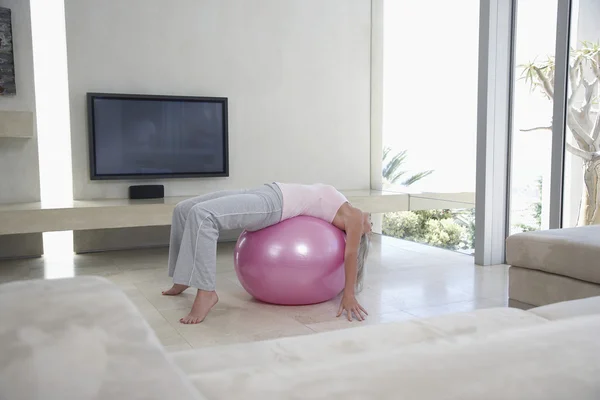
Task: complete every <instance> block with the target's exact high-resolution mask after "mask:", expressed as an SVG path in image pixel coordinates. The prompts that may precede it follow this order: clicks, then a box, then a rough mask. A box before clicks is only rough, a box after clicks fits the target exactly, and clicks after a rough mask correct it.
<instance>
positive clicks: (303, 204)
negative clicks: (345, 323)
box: [163, 183, 371, 324]
mask: <svg viewBox="0 0 600 400" xmlns="http://www.w3.org/2000/svg"><path fill="white" fill-rule="evenodd" d="M299 215H308V216H312V217H317V218H321V219H323V220H325V221H327V222H329V223H331V224H333V225H335V226H336V227H338V228H339V229H342V230H344V231H345V232H346V251H345V255H344V268H345V273H346V275H345V276H346V278H345V287H344V292H343V296H342V301H341V304H340V308H339V311H338V315H337V316H338V317H339V316H340V315H342V313H343V312H344V311H346V314H347V317H348V320H349V321H351V320H352V316H353V315H354V316H356V318H357V319H358V320H360V321H362V320H363V319H364V315H366V314H367V312H366V311H365V309H364V308H362V306H361V305H360V304H358V301H357V300H356V297H355V289H356V288H357V287H359V286H360V284H361V283H362V277H363V270H364V263H365V259H366V257H367V253H368V249H369V234H370V232H371V223H370V222H369V216H368V214H366V213H363V212H362V211H361V210H359V209H357V208H355V207H353V206H352V205H351V204H350V203H349V202H348V200H347V199H346V198H345V197H344V195H342V194H341V193H340V192H338V191H337V190H336V189H335V188H334V187H332V186H329V185H323V184H315V185H299V184H283V183H272V184H267V185H263V186H261V187H259V188H257V189H252V190H235V191H223V192H217V193H211V194H207V195H204V196H199V197H195V198H193V199H189V200H185V201H183V202H181V203H179V204H177V206H176V207H175V212H174V213H173V224H172V226H171V244H170V248H169V276H171V277H173V287H172V288H170V289H169V290H166V291H164V292H163V294H164V295H171V296H172V295H178V294H180V293H182V292H183V291H184V290H186V289H187V288H188V287H190V286H191V287H194V288H196V289H198V292H197V294H196V299H195V300H194V304H193V306H192V310H191V311H190V313H189V314H188V315H187V316H185V317H183V318H181V319H180V320H179V321H180V322H181V323H184V324H197V323H199V322H202V321H203V320H204V318H205V317H206V315H208V313H209V311H210V310H211V309H212V308H213V307H214V305H215V304H217V301H218V300H219V298H218V296H217V293H216V291H215V277H216V268H217V267H216V253H217V239H218V237H219V232H220V231H223V230H231V229H247V230H250V231H256V230H259V229H263V228H266V227H268V226H271V225H274V224H276V223H278V222H280V221H283V220H285V219H288V218H292V217H296V216H299Z"/></svg>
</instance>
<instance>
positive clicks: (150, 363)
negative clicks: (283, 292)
mask: <svg viewBox="0 0 600 400" xmlns="http://www.w3.org/2000/svg"><path fill="white" fill-rule="evenodd" d="M206 323H210V321H207V322H206ZM598 332H600V298H588V299H584V300H577V301H571V302H565V303H559V304H554V305H550V306H545V307H540V308H536V309H531V310H528V311H523V310H519V309H512V308H496V309H486V310H478V311H475V312H470V313H461V314H453V315H446V316H441V317H436V318H429V319H421V320H414V321H407V322H399V323H393V324H385V325H375V326H365V327H361V328H353V329H346V330H341V331H335V332H328V333H322V334H314V335H309V336H300V337H294V338H284V339H278V340H271V341H265V342H255V343H246V344H237V345H229V346H221V347H212V348H205V349H198V350H188V351H183V352H179V353H166V352H165V351H164V349H163V348H162V346H161V345H160V343H159V342H158V340H157V338H156V336H155V335H154V333H153V332H152V330H151V329H150V328H149V326H148V325H147V324H146V322H145V321H144V319H143V318H142V316H141V315H140V313H139V312H138V311H137V309H136V308H135V306H134V305H133V304H132V303H131V302H130V301H129V299H128V298H127V297H126V296H125V294H124V293H123V292H121V291H120V290H119V289H118V288H117V287H116V286H114V285H112V284H111V283H109V281H107V280H104V279H102V278H97V277H83V278H75V279H64V280H54V281H42V280H40V281H27V282H14V283H9V284H4V285H0V339H1V340H0V399H3V400H4V399H7V400H9V399H19V400H21V399H61V400H66V399H78V400H82V399H107V400H108V399H110V400H114V399H161V400H163V399H182V400H184V399H227V400H233V399H248V400H251V399H461V400H468V399H477V400H480V399H527V400H535V399H540V400H541V399H544V400H548V399H577V400H583V399H599V398H600V379H599V378H598V377H599V376H600V340H598Z"/></svg>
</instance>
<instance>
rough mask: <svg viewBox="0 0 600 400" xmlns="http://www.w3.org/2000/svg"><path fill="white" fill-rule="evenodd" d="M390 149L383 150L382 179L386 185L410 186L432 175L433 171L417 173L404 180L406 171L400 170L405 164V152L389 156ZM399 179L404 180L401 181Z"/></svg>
mask: <svg viewBox="0 0 600 400" xmlns="http://www.w3.org/2000/svg"><path fill="white" fill-rule="evenodd" d="M391 151H392V149H391V148H390V147H385V148H384V149H383V179H384V181H385V182H387V183H398V184H401V185H404V186H410V185H412V184H413V183H415V182H417V181H420V180H421V179H423V178H425V177H426V176H428V175H431V174H432V173H433V170H429V171H423V172H418V173H416V174H414V175H412V176H410V177H408V178H404V177H405V175H406V174H407V173H408V171H404V170H402V167H403V165H404V164H405V163H406V157H407V154H406V150H403V151H401V152H400V153H397V154H395V155H393V156H390V153H391ZM401 179H404V180H402V181H401Z"/></svg>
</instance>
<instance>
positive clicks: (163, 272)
mask: <svg viewBox="0 0 600 400" xmlns="http://www.w3.org/2000/svg"><path fill="white" fill-rule="evenodd" d="M234 247H235V243H222V244H219V247H218V250H217V292H218V294H219V303H218V304H217V305H216V306H215V308H214V309H213V310H212V312H211V313H210V314H209V316H208V318H207V319H206V320H205V321H204V322H203V323H201V324H198V325H183V324H180V323H179V319H180V318H181V317H183V316H185V315H186V314H187V313H188V312H189V310H190V309H191V306H192V302H193V300H194V296H195V290H194V289H189V290H188V291H186V292H185V293H184V294H182V295H180V296H175V297H172V296H163V295H162V294H161V292H162V291H163V290H165V289H168V288H169V287H170V285H171V284H172V279H171V278H169V277H168V274H167V272H168V271H167V262H168V249H166V248H155V249H141V250H133V251H114V252H106V253H95V254H85V255H71V256H60V257H57V256H52V257H40V258H35V259H28V260H10V261H0V283H2V282H11V281H16V280H25V279H52V278H60V277H63V276H78V275H100V276H104V277H106V278H107V279H109V280H111V281H112V282H114V283H115V284H116V285H118V286H119V287H120V288H121V289H122V290H123V291H124V293H125V294H126V295H127V296H128V297H129V298H130V299H131V301H132V302H133V303H134V305H135V306H136V307H137V308H138V309H139V310H140V313H141V314H142V315H143V316H144V318H145V319H146V320H147V321H148V324H149V325H150V326H151V327H152V328H153V329H154V331H155V332H156V335H157V337H158V338H159V339H160V340H161V342H162V343H163V344H164V345H165V346H166V348H167V350H168V351H178V350H184V349H189V348H190V347H203V346H210V345H215V344H228V343H238V342H247V341H256V340H266V339H271V338H277V337H286V336H296V335H304V334H311V333H313V332H322V331H329V330H335V329H347V328H354V327H359V326H366V325H373V324H381V323H391V322H395V321H402V320H406V319H411V318H417V317H428V316H434V315H440V314H447V313H452V312H461V311H470V310H474V309H477V308H487V307H503V306H506V303H507V300H506V298H507V291H508V267H507V266H505V265H499V266H493V267H479V266H475V265H474V260H473V257H471V256H467V255H464V254H460V253H456V252H449V251H446V250H441V249H436V248H433V247H430V246H424V245H420V244H417V243H411V242H407V241H403V240H398V239H393V238H385V237H379V236H374V240H373V246H372V250H371V253H370V255H369V259H368V261H367V270H366V277H365V281H364V288H363V290H362V291H361V292H360V293H359V294H358V295H357V299H358V301H359V303H360V304H361V305H362V306H363V307H364V308H365V309H366V310H367V311H368V312H369V316H368V317H367V320H366V321H364V322H362V323H360V322H358V321H353V322H348V321H347V320H344V319H343V318H341V317H340V318H336V314H337V310H338V308H339V303H340V298H339V297H337V298H335V299H333V300H331V301H328V302H325V303H322V304H316V305H311V306H292V307H290V306H278V305H272V304H265V303H261V302H259V301H257V300H254V299H253V298H252V297H251V296H250V295H249V294H248V293H247V292H246V291H245V290H244V289H243V288H242V286H241V284H240V282H239V281H238V279H237V275H236V273H235V268H234V264H233V252H234Z"/></svg>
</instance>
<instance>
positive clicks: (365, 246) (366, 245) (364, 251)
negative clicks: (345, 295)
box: [356, 233, 371, 292]
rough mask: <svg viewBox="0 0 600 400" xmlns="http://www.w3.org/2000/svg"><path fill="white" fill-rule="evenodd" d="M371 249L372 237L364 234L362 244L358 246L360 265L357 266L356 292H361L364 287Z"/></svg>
mask: <svg viewBox="0 0 600 400" xmlns="http://www.w3.org/2000/svg"><path fill="white" fill-rule="evenodd" d="M370 247H371V235H370V234H368V233H363V235H362V236H361V238H360V244H359V245H358V263H357V265H356V267H357V268H356V291H357V292H360V291H361V290H362V287H363V279H364V277H365V262H366V261H367V256H368V255H369V249H370Z"/></svg>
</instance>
